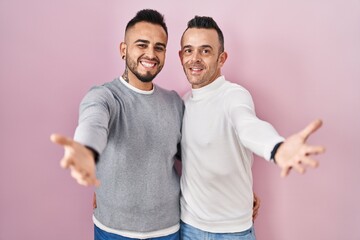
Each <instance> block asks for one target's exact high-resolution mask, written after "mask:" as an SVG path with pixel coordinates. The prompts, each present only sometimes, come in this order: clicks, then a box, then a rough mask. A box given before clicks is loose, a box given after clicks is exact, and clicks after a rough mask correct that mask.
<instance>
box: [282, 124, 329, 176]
mask: <svg viewBox="0 0 360 240" xmlns="http://www.w3.org/2000/svg"><path fill="white" fill-rule="evenodd" d="M321 125H322V122H321V121H320V120H316V121H314V122H312V123H310V124H309V125H308V126H307V127H306V128H304V129H303V130H302V131H300V132H299V133H297V134H294V135H292V136H290V137H289V138H287V139H286V140H285V141H284V143H283V144H282V145H281V146H280V147H279V149H278V151H277V152H276V155H275V160H276V163H277V164H278V166H279V167H280V168H281V169H282V172H281V175H282V176H283V177H285V176H287V175H288V174H289V172H290V170H291V169H292V168H294V169H295V170H296V171H297V172H299V173H304V172H305V169H306V167H313V168H314V167H317V166H318V162H317V161H316V160H314V159H312V158H310V155H316V154H319V153H322V152H324V151H325V148H324V147H322V146H311V145H308V144H307V143H306V140H307V139H308V137H309V136H310V135H311V134H312V133H313V132H315V131H316V130H317V129H319V128H320V127H321Z"/></svg>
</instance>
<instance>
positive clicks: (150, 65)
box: [141, 62, 155, 68]
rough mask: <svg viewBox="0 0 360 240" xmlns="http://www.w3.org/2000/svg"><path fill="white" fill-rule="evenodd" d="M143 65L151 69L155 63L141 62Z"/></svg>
mask: <svg viewBox="0 0 360 240" xmlns="http://www.w3.org/2000/svg"><path fill="white" fill-rule="evenodd" d="M141 64H142V65H143V66H144V67H148V68H151V67H154V66H155V63H148V62H141Z"/></svg>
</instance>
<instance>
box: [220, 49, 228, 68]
mask: <svg viewBox="0 0 360 240" xmlns="http://www.w3.org/2000/svg"><path fill="white" fill-rule="evenodd" d="M227 57H228V54H227V52H222V53H221V54H220V56H219V59H218V61H219V64H220V66H221V67H222V66H224V64H225V62H226V59H227Z"/></svg>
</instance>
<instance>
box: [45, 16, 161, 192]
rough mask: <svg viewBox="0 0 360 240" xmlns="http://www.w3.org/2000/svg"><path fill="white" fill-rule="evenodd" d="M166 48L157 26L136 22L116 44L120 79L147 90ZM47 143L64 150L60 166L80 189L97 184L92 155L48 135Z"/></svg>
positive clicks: (81, 147)
mask: <svg viewBox="0 0 360 240" xmlns="http://www.w3.org/2000/svg"><path fill="white" fill-rule="evenodd" d="M166 44H167V34H166V32H165V30H164V29H163V28H162V27H161V26H160V25H154V24H150V23H147V22H139V23H137V24H135V25H134V26H133V27H132V28H130V29H128V31H127V32H126V34H125V40H124V42H122V43H121V44H120V54H121V56H122V58H123V59H124V60H125V62H126V67H125V71H124V73H123V75H122V77H123V78H124V79H125V80H126V81H127V82H128V83H129V84H130V85H132V86H134V87H136V88H138V89H140V90H144V91H149V90H151V89H152V88H153V85H152V82H151V81H152V80H153V79H154V78H155V77H156V75H157V74H158V73H159V72H160V71H161V69H162V68H163V66H164V62H165V52H166ZM50 139H51V141H52V142H53V143H56V144H58V145H60V146H62V147H63V148H64V156H63V158H62V159H61V161H60V165H61V167H63V168H64V169H70V172H71V176H72V177H73V178H74V179H75V180H76V181H77V182H78V183H79V184H80V185H84V186H89V185H94V186H98V185H99V184H100V182H99V180H98V179H97V178H96V175H95V156H94V153H93V151H91V150H90V149H88V148H87V147H85V146H83V145H82V144H80V143H78V142H76V141H74V140H73V139H71V138H67V137H65V136H62V135H59V134H52V135H51V137H50Z"/></svg>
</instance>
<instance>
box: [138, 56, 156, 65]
mask: <svg viewBox="0 0 360 240" xmlns="http://www.w3.org/2000/svg"><path fill="white" fill-rule="evenodd" d="M141 60H147V61H152V62H156V63H157V64H159V63H160V60H159V59H158V58H156V57H153V58H149V57H146V56H145V57H140V58H139V61H141Z"/></svg>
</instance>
